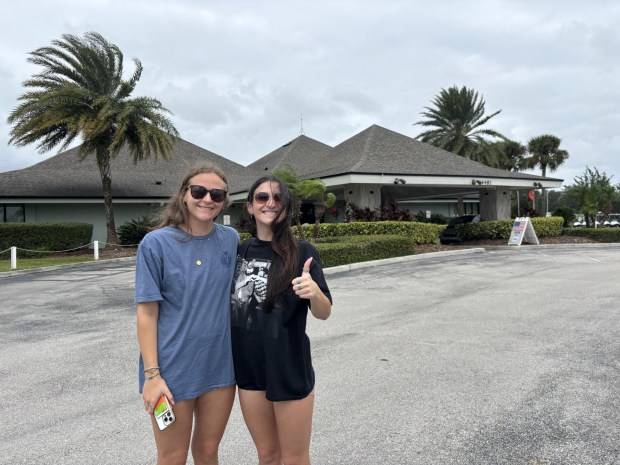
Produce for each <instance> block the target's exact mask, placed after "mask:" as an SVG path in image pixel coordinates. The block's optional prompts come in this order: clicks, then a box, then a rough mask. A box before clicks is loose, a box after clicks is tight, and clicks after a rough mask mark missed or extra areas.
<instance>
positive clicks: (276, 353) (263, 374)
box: [231, 238, 332, 401]
mask: <svg viewBox="0 0 620 465" xmlns="http://www.w3.org/2000/svg"><path fill="white" fill-rule="evenodd" d="M310 257H313V258H312V262H311V265H310V275H311V276H312V279H313V280H314V281H315V282H316V283H317V285H318V286H319V288H320V289H321V290H322V291H323V293H324V294H325V295H326V296H327V298H328V299H329V300H330V301H331V299H332V298H331V294H330V292H329V288H328V287H327V283H326V282H325V276H324V274H323V267H322V265H321V257H320V256H319V253H318V251H317V250H316V249H315V248H314V247H313V246H312V245H311V244H309V243H308V242H305V241H299V263H298V266H297V268H298V270H297V276H301V273H302V269H303V264H304V263H305V261H306V260H307V259H308V258H310ZM272 259H273V249H272V248H271V242H266V241H261V240H259V239H257V238H252V239H250V240H249V241H246V242H244V243H243V244H242V245H241V246H240V247H239V253H238V255H237V266H236V270H235V275H234V278H233V289H232V306H231V323H232V324H231V329H232V348H233V360H234V365H235V378H236V379H237V385H238V386H239V387H240V388H241V389H247V390H250V391H266V395H267V399H269V400H271V401H284V400H294V399H302V398H304V397H306V396H307V395H308V394H310V392H311V391H312V389H313V388H314V369H313V368H312V359H311V355H310V340H309V339H308V336H307V335H306V319H307V316H308V305H309V303H310V301H309V300H307V299H300V298H299V297H298V296H297V295H296V294H295V292H294V291H293V289H292V287H291V288H289V289H288V290H287V291H286V292H284V294H283V295H282V296H281V298H280V299H279V300H278V301H277V302H276V305H275V307H274V308H273V310H272V311H271V312H269V313H265V312H264V311H263V310H262V303H263V302H264V300H265V295H266V292H267V279H268V276H269V267H270V266H271V261H272Z"/></svg>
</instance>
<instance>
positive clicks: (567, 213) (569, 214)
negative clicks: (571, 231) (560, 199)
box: [551, 206, 575, 228]
mask: <svg viewBox="0 0 620 465" xmlns="http://www.w3.org/2000/svg"><path fill="white" fill-rule="evenodd" d="M551 214H552V215H553V216H561V217H562V218H564V227H565V228H568V227H569V226H572V225H573V222H574V221H575V210H573V209H572V208H571V207H565V206H562V207H557V208H556V209H555V210H553V212H552V213H551Z"/></svg>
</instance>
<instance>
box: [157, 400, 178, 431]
mask: <svg viewBox="0 0 620 465" xmlns="http://www.w3.org/2000/svg"><path fill="white" fill-rule="evenodd" d="M153 416H154V417H155V421H156V422H157V426H158V427H159V429H160V430H161V431H163V430H165V429H166V428H167V427H168V426H170V425H171V424H173V423H174V420H176V417H175V416H174V412H173V411H172V405H170V402H168V398H167V397H166V396H164V395H162V396H161V397H160V398H159V400H158V401H157V404H156V405H155V408H154V409H153Z"/></svg>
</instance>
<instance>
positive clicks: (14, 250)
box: [11, 247, 17, 270]
mask: <svg viewBox="0 0 620 465" xmlns="http://www.w3.org/2000/svg"><path fill="white" fill-rule="evenodd" d="M16 268H17V247H11V269H12V270H14V269H16Z"/></svg>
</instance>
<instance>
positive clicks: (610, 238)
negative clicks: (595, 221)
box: [562, 228, 620, 242]
mask: <svg viewBox="0 0 620 465" xmlns="http://www.w3.org/2000/svg"><path fill="white" fill-rule="evenodd" d="M562 234H564V235H565V236H578V237H589V238H591V239H593V240H595V241H597V242H620V228H564V229H563V230H562Z"/></svg>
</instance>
